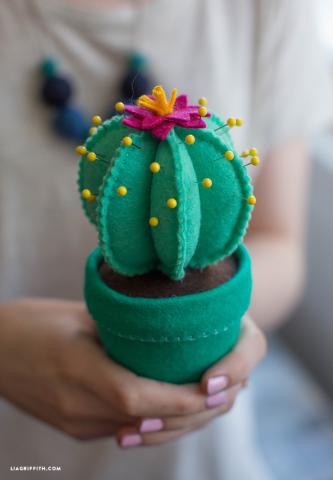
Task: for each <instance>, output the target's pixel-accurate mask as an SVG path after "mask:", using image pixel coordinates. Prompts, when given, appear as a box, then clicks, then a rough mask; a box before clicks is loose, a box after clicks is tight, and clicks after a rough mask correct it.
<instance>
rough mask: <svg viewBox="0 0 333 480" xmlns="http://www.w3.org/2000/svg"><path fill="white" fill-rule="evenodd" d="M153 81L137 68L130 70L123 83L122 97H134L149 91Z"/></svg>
mask: <svg viewBox="0 0 333 480" xmlns="http://www.w3.org/2000/svg"><path fill="white" fill-rule="evenodd" d="M151 87H152V82H151V81H150V80H149V79H147V77H146V76H145V75H143V74H142V73H140V72H138V71H137V70H130V71H129V72H128V74H127V75H126V76H125V78H124V79H123V81H122V83H121V86H120V88H121V97H124V98H131V97H132V96H133V97H134V98H138V97H140V95H143V94H145V93H149V92H150V90H151Z"/></svg>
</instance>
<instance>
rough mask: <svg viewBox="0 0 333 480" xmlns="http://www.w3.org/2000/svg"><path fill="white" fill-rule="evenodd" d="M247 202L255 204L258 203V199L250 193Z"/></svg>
mask: <svg viewBox="0 0 333 480" xmlns="http://www.w3.org/2000/svg"><path fill="white" fill-rule="evenodd" d="M247 203H248V204H249V205H255V204H256V203H257V199H256V197H255V196H254V195H250V196H249V197H247Z"/></svg>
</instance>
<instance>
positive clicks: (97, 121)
mask: <svg viewBox="0 0 333 480" xmlns="http://www.w3.org/2000/svg"><path fill="white" fill-rule="evenodd" d="M91 122H92V124H93V125H95V126H98V125H101V124H102V122H103V120H102V118H101V117H100V116H99V115H94V116H93V117H92V119H91Z"/></svg>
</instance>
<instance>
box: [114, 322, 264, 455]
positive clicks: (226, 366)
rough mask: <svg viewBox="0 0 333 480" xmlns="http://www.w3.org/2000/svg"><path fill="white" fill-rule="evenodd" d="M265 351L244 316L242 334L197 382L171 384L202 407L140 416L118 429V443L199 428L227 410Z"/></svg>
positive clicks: (150, 441)
mask: <svg viewBox="0 0 333 480" xmlns="http://www.w3.org/2000/svg"><path fill="white" fill-rule="evenodd" d="M265 353H266V340H265V337H264V335H263V333H262V332H261V330H260V329H259V328H258V327H257V326H256V324H255V323H254V322H253V320H251V319H250V318H249V317H248V316H247V317H246V318H244V320H243V325H242V333H241V336H240V339H239V341H238V343H237V345H236V346H235V348H234V349H233V350H232V351H231V352H230V354H229V355H227V356H226V357H224V358H223V359H222V360H220V361H219V362H218V363H216V364H215V365H213V366H212V367H211V368H209V369H208V370H207V371H206V372H205V374H204V375H203V377H202V379H201V382H200V384H188V385H179V386H175V387H176V388H179V389H182V391H184V389H187V390H188V395H189V397H194V396H195V397H196V400H197V403H198V404H201V405H202V408H200V409H199V410H198V411H196V412H195V413H189V412H187V411H186V410H185V411H179V415H177V416H166V417H164V418H141V419H140V421H138V422H137V424H135V425H127V426H124V427H121V428H120V429H119V430H118V433H117V439H118V443H119V444H120V446H122V447H134V446H139V445H157V444H161V443H165V442H167V441H169V440H172V439H175V438H177V437H180V436H182V435H184V434H185V433H187V432H190V431H193V430H197V429H199V428H202V427H204V426H205V425H206V424H207V423H208V422H210V421H211V420H212V419H214V418H215V417H217V416H220V415H223V414H225V413H227V412H228V411H229V410H230V409H231V408H232V407H233V405H234V403H235V400H236V398H237V395H238V393H239V391H240V390H241V388H242V387H243V386H244V385H245V384H246V381H247V378H248V377H249V375H250V373H251V372H252V370H253V369H254V367H255V366H256V365H257V364H258V363H259V362H260V360H262V358H263V357H264V356H265Z"/></svg>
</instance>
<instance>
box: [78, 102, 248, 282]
mask: <svg viewBox="0 0 333 480" xmlns="http://www.w3.org/2000/svg"><path fill="white" fill-rule="evenodd" d="M183 97H185V96H179V97H178V100H179V99H181V98H183ZM128 108H135V107H128ZM193 108H194V107H191V109H193ZM195 108H198V107H195ZM171 115H172V114H170V115H169V116H171ZM188 115H190V114H188ZM197 115H198V114H197ZM169 116H167V117H169ZM153 117H155V118H156V119H157V120H158V121H160V117H159V116H158V115H153V116H152V118H150V122H151V121H152V119H153ZM121 118H122V116H117V117H115V118H114V119H112V120H107V121H106V122H104V124H102V125H101V126H100V127H99V129H98V130H97V132H96V133H94V134H93V135H92V136H91V137H90V138H88V140H87V142H86V144H85V147H86V149H87V151H88V152H94V153H96V156H97V159H96V160H95V161H93V162H91V161H89V159H88V158H87V156H86V155H84V156H82V158H81V161H80V168H79V191H80V194H81V192H82V191H83V189H86V188H88V189H89V190H90V191H91V192H92V193H93V194H94V196H95V197H96V198H95V200H94V201H92V202H91V201H89V199H88V200H87V199H83V207H84V210H85V212H86V213H87V215H88V217H89V218H90V219H91V220H92V221H93V223H95V224H96V225H97V230H98V233H99V240H100V246H101V249H102V252H103V255H104V258H105V260H106V262H107V263H108V264H109V265H110V266H111V267H112V268H113V269H114V270H116V271H117V272H118V273H122V274H124V275H129V276H133V275H140V274H143V273H146V272H149V271H150V270H152V269H159V270H161V271H162V272H164V273H165V274H166V275H168V276H170V278H173V279H174V280H180V279H182V278H183V277H184V274H185V268H186V267H187V266H191V267H193V268H204V267H206V266H208V265H209V264H211V263H214V262H217V261H218V260H220V259H222V258H224V257H225V256H227V255H230V254H232V253H233V252H234V251H235V249H236V248H237V246H238V245H239V243H240V242H241V241H242V238H243V236H244V234H245V232H246V229H247V225H248V222H249V220H250V216H251V211H252V209H253V207H252V206H251V205H249V204H248V202H247V198H248V197H249V195H251V193H252V186H251V183H250V177H249V176H248V174H247V172H246V168H244V165H243V162H242V161H241V159H240V157H239V156H238V155H237V152H236V151H235V149H232V150H231V148H232V145H233V142H232V140H231V137H230V134H229V133H228V130H230V129H229V127H228V126H225V123H223V121H222V120H221V119H219V117H217V116H216V115H213V116H212V119H211V120H210V122H209V123H208V124H207V127H206V123H205V121H204V120H202V119H201V117H199V118H200V121H201V122H202V124H203V125H204V126H205V127H206V128H198V129H193V128H183V127H174V128H173V129H172V130H170V131H169V134H168V136H167V137H166V138H165V139H164V140H160V139H158V140H157V139H156V138H155V137H154V136H153V135H152V133H151V132H150V131H149V132H141V131H140V129H139V130H137V129H135V128H134V127H133V128H130V127H128V126H125V125H124V124H125V122H126V121H127V119H128V118H127V117H123V118H124V119H123V121H121ZM207 120H209V119H207ZM190 124H191V125H192V123H191V122H190ZM126 125H127V124H126ZM221 126H222V127H223V128H221ZM126 129H127V130H126ZM217 129H218V130H217ZM187 135H193V136H194V138H195V142H194V143H193V144H187V143H186V141H185V139H186V136H187ZM220 135H221V137H220ZM125 136H128V137H129V138H130V139H131V141H132V142H133V143H132V145H130V146H125V145H123V144H122V143H121V139H122V137H125ZM224 142H227V143H224ZM227 151H228V152H231V153H232V155H234V157H233V159H232V160H227V159H226V158H225V156H224V155H225V153H226V152H227ZM153 162H154V163H157V164H158V165H159V167H160V171H159V172H157V173H155V174H154V173H152V172H151V171H150V168H149V166H150V164H151V163H153ZM205 178H209V179H211V181H212V186H211V187H210V188H205V187H204V185H202V181H203V179H205ZM121 186H123V187H126V192H127V193H126V195H124V196H121V195H119V194H118V191H117V189H118V188H119V187H121ZM170 198H172V199H175V200H176V202H177V206H176V208H168V206H167V200H168V199H170ZM217 205H218V208H217ZM150 217H155V218H157V219H158V225H157V226H155V227H153V228H152V227H150V225H149V222H148V221H149V218H150Z"/></svg>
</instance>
